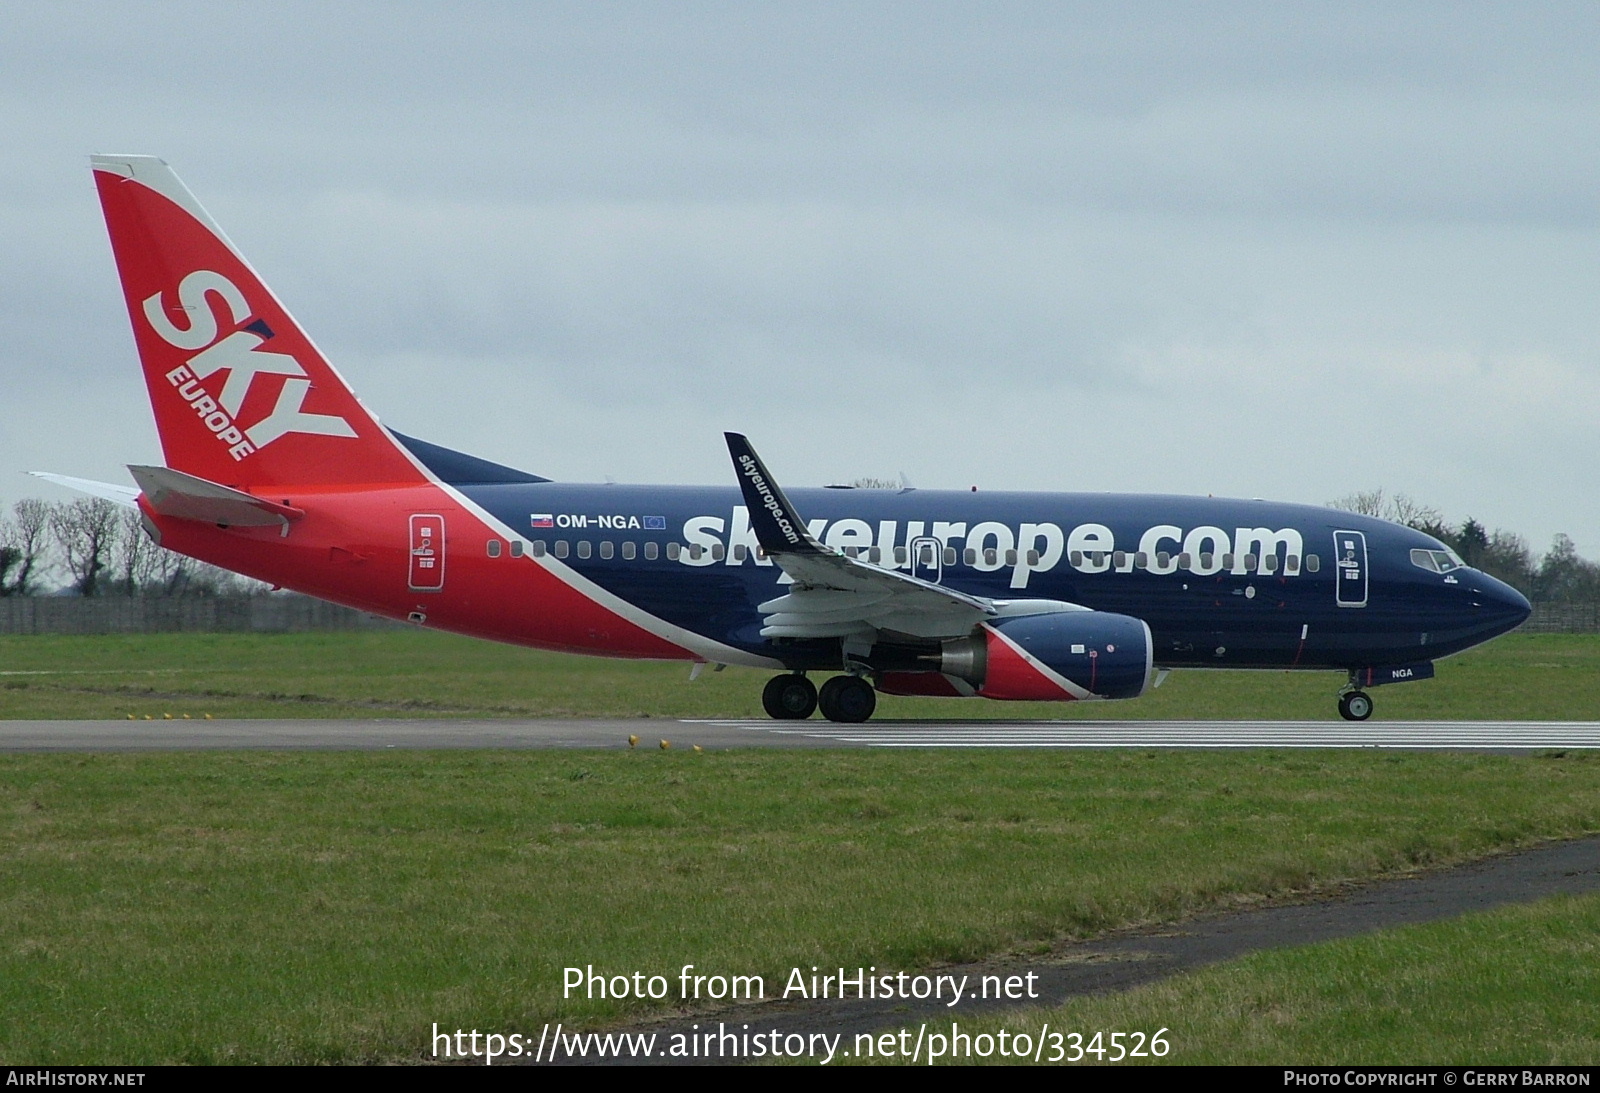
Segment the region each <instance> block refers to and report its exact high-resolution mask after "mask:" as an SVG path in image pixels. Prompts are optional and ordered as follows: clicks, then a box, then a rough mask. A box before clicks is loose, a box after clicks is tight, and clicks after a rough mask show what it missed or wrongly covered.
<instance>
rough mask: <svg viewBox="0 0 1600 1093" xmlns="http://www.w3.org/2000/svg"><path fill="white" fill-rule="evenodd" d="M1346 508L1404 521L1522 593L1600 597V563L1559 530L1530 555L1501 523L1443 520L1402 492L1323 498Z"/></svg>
mask: <svg viewBox="0 0 1600 1093" xmlns="http://www.w3.org/2000/svg"><path fill="white" fill-rule="evenodd" d="M1328 504H1329V505H1330V507H1332V508H1336V509H1344V510H1345V511H1347V512H1359V513H1362V514H1364V515H1366V516H1376V517H1379V518H1380V519H1384V520H1390V521H1392V522H1394V523H1396V524H1405V525H1406V526H1407V527H1413V528H1416V529H1417V530H1418V531H1421V532H1424V533H1426V534H1428V535H1432V536H1433V537H1434V538H1435V539H1438V540H1439V541H1440V542H1442V543H1444V544H1445V545H1446V546H1448V547H1449V548H1450V549H1451V550H1454V551H1455V552H1456V553H1457V554H1459V555H1460V556H1461V560H1462V561H1463V562H1466V563H1467V564H1468V565H1470V566H1472V567H1473V568H1474V569H1481V570H1483V571H1484V572H1485V573H1487V574H1489V576H1491V577H1498V578H1500V579H1501V580H1502V581H1504V582H1506V583H1507V584H1509V585H1510V586H1511V587H1512V588H1515V589H1516V590H1517V591H1518V592H1521V593H1522V594H1523V595H1524V596H1526V597H1528V599H1530V600H1534V601H1538V602H1544V603H1553V602H1584V603H1594V602H1600V564H1597V563H1595V562H1591V561H1589V560H1588V559H1586V558H1583V557H1581V556H1580V555H1579V554H1578V548H1577V547H1576V546H1575V545H1574V544H1573V542H1572V539H1571V537H1570V536H1568V535H1566V534H1565V533H1562V534H1558V535H1557V536H1556V537H1555V539H1554V540H1553V541H1552V542H1551V544H1550V549H1549V550H1547V551H1545V552H1544V554H1542V555H1539V556H1537V557H1536V556H1535V555H1534V553H1533V550H1532V549H1531V548H1530V547H1529V546H1528V540H1527V539H1525V538H1523V537H1522V536H1521V535H1517V534H1516V533H1515V532H1510V531H1507V530H1505V529H1504V528H1495V529H1494V531H1492V532H1491V531H1489V530H1488V529H1487V528H1485V527H1484V526H1483V524H1481V523H1479V522H1478V521H1477V520H1475V519H1473V518H1472V517H1470V516H1469V517H1467V519H1465V520H1463V521H1462V522H1461V523H1459V524H1451V523H1449V522H1448V521H1446V520H1445V518H1444V514H1443V513H1441V512H1440V511H1439V510H1438V509H1436V508H1434V507H1433V506H1431V505H1425V504H1422V503H1421V502H1418V501H1415V500H1413V499H1411V498H1410V497H1407V496H1406V495H1405V494H1403V493H1397V494H1392V495H1390V494H1385V493H1384V491H1383V490H1381V489H1377V490H1368V491H1364V492H1361V493H1351V494H1346V495H1345V496H1344V497H1341V498H1339V499H1338V500H1336V501H1330V502H1329V503H1328Z"/></svg>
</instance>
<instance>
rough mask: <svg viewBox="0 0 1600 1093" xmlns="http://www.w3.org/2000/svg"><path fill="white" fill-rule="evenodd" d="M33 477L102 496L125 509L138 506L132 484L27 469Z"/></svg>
mask: <svg viewBox="0 0 1600 1093" xmlns="http://www.w3.org/2000/svg"><path fill="white" fill-rule="evenodd" d="M28 473H29V474H31V475H33V477H35V478H42V479H44V480H45V481H46V482H54V483H55V484H56V485H58V486H65V487H67V489H69V490H77V491H78V492H79V493H86V494H88V495H89V496H90V497H103V498H105V499H106V500H107V501H110V502H112V503H113V504H117V505H121V506H122V507H123V508H125V509H134V508H138V507H139V491H138V490H136V489H134V488H133V487H132V486H118V485H116V484H114V483H111V482H96V481H94V480H93V479H92V478H73V477H72V476H71V475H69V474H51V473H50V472H49V471H29V472H28Z"/></svg>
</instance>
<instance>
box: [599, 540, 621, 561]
mask: <svg viewBox="0 0 1600 1093" xmlns="http://www.w3.org/2000/svg"><path fill="white" fill-rule="evenodd" d="M616 551H617V548H616V547H614V546H612V545H611V540H610V539H607V540H606V541H605V542H603V543H601V544H600V557H602V558H604V559H606V560H607V561H610V560H611V558H612V556H613V555H614V554H615V553H616Z"/></svg>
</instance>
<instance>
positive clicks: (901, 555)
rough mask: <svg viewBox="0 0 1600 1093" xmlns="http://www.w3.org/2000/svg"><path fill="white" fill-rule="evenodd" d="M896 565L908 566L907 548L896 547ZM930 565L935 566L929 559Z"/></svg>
mask: <svg viewBox="0 0 1600 1093" xmlns="http://www.w3.org/2000/svg"><path fill="white" fill-rule="evenodd" d="M923 549H924V550H926V549H927V548H926V547H924V548H923ZM894 564H895V565H905V564H906V548H905V547H895V548H894ZM928 564H929V565H932V564H933V559H932V558H929V559H928Z"/></svg>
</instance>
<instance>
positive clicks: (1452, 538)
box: [0, 479, 1600, 602]
mask: <svg viewBox="0 0 1600 1093" xmlns="http://www.w3.org/2000/svg"><path fill="white" fill-rule="evenodd" d="M873 484H874V485H876V484H878V483H877V482H876V481H874V482H873ZM896 485H898V483H892V482H889V481H888V480H887V479H885V480H883V482H882V486H883V487H885V488H887V487H893V486H896ZM1329 506H1330V507H1332V508H1336V509H1343V510H1345V511H1347V512H1359V513H1363V514H1365V515H1367V516H1376V517H1379V518H1381V519H1384V520H1391V521H1393V522H1394V523H1397V524H1405V525H1406V526H1408V527H1413V528H1416V529H1417V530H1418V531H1422V532H1425V533H1426V534H1428V535H1432V536H1434V537H1435V538H1436V539H1438V540H1440V541H1441V542H1443V543H1445V544H1446V545H1447V546H1449V547H1450V548H1451V549H1452V550H1454V551H1455V552H1456V553H1457V554H1459V555H1460V556H1461V560H1462V561H1464V562H1466V563H1467V564H1468V565H1470V566H1473V567H1474V568H1477V569H1481V570H1483V571H1484V572H1485V573H1488V574H1490V575H1491V576H1494V577H1498V578H1500V579H1501V580H1502V581H1505V582H1506V583H1507V584H1509V585H1511V586H1512V587H1513V588H1515V589H1517V590H1518V591H1519V592H1521V593H1522V594H1523V595H1525V596H1527V597H1528V598H1529V599H1530V600H1538V601H1545V602H1559V601H1572V602H1600V564H1597V563H1595V562H1591V561H1589V560H1588V559H1586V558H1583V557H1581V556H1579V554H1578V551H1577V548H1576V547H1575V546H1574V545H1573V542H1572V539H1571V538H1569V537H1568V536H1566V535H1564V534H1563V535H1557V536H1556V537H1555V540H1554V541H1553V542H1552V543H1551V544H1550V549H1549V550H1547V551H1545V552H1544V554H1542V555H1540V556H1538V557H1535V556H1534V553H1533V551H1532V550H1531V549H1530V548H1529V546H1528V541H1527V540H1526V539H1525V538H1523V537H1522V536H1520V535H1517V534H1515V533H1513V532H1510V531H1506V530H1505V529H1504V528H1496V529H1494V531H1492V532H1491V531H1489V530H1488V529H1487V528H1485V527H1484V525H1483V524H1481V523H1479V522H1478V521H1477V520H1475V519H1472V518H1471V517H1468V518H1467V519H1465V520H1463V521H1462V522H1461V523H1460V524H1451V523H1449V522H1447V521H1446V520H1445V518H1444V515H1443V513H1441V512H1440V511H1439V510H1438V509H1436V508H1434V507H1432V506H1431V505H1425V504H1422V503H1420V502H1418V501H1414V500H1412V499H1411V498H1410V497H1407V496H1406V495H1405V494H1403V493H1396V494H1387V493H1385V492H1384V491H1383V490H1381V489H1377V490H1368V491H1364V492H1359V493H1352V494H1347V495H1345V496H1344V497H1341V498H1339V499H1337V500H1335V501H1330V502H1329ZM265 587H266V586H265V585H263V584H261V582H259V581H254V580H250V579H249V578H247V577H240V576H238V575H237V574H233V573H229V572H228V571H227V570H224V569H218V568H217V567H216V566H212V565H207V564H206V563H204V562H197V561H195V560H194V559H193V558H186V557H184V556H183V555H181V554H175V553H173V552H172V551H170V550H165V549H163V548H161V547H158V546H156V544H155V543H154V542H153V541H152V540H151V539H150V537H149V535H147V534H146V533H145V530H144V527H143V526H142V517H141V514H140V512H139V511H138V510H137V509H129V508H124V507H122V506H120V505H115V504H113V503H112V502H110V501H107V500H105V499H104V498H99V497H82V498H79V499H77V500H75V501H56V502H49V501H41V500H39V499H37V498H31V497H30V498H24V499H23V500H21V501H18V502H17V503H16V504H14V505H13V506H12V507H11V510H10V512H9V513H6V512H0V596H36V595H47V594H53V593H56V592H61V591H71V592H74V593H76V594H77V595H80V596H225V595H246V594H249V593H251V592H259V591H261V590H262V589H264V588H265Z"/></svg>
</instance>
